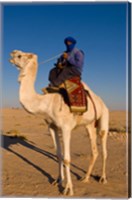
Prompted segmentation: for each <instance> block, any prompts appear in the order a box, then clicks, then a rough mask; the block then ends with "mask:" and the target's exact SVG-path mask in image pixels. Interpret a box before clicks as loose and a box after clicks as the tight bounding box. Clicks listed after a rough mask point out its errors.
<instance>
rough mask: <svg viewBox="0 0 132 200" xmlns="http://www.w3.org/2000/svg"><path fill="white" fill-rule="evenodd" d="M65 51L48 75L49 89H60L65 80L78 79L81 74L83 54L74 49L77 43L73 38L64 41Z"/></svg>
mask: <svg viewBox="0 0 132 200" xmlns="http://www.w3.org/2000/svg"><path fill="white" fill-rule="evenodd" d="M64 43H65V45H66V51H65V52H64V53H63V54H62V55H61V56H60V58H59V59H58V60H57V63H56V64H55V67H54V68H53V69H51V71H50V73H49V81H50V83H51V84H50V87H54V88H55V87H57V88H58V87H60V86H61V84H63V83H64V81H65V80H68V79H70V78H72V77H80V79H81V74H82V68H83V62H84V53H83V51H81V50H79V49H77V48H75V45H76V43H77V41H76V40H75V39H74V38H73V37H67V38H65V40H64Z"/></svg>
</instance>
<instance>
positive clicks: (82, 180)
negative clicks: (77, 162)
mask: <svg viewBox="0 0 132 200" xmlns="http://www.w3.org/2000/svg"><path fill="white" fill-rule="evenodd" d="M80 181H81V182H82V183H89V182H90V181H89V179H88V178H86V177H82V178H81V179H80Z"/></svg>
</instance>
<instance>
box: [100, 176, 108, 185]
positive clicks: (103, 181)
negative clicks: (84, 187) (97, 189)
mask: <svg viewBox="0 0 132 200" xmlns="http://www.w3.org/2000/svg"><path fill="white" fill-rule="evenodd" d="M99 183H102V184H106V183H107V179H106V178H104V177H101V178H100V180H99Z"/></svg>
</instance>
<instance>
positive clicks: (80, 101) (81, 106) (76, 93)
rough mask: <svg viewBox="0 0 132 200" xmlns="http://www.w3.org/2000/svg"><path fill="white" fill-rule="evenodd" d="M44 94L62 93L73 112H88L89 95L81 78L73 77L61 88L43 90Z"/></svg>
mask: <svg viewBox="0 0 132 200" xmlns="http://www.w3.org/2000/svg"><path fill="white" fill-rule="evenodd" d="M42 91H43V92H44V93H55V92H57V93H60V94H61V95H62V97H63V99H64V101H65V103H66V104H67V105H68V106H69V107H70V110H71V112H74V113H84V112H86V111H87V98H86V96H87V94H86V92H85V90H84V87H83V85H82V83H81V79H80V77H72V78H70V79H68V80H66V81H65V82H64V84H61V85H60V86H59V87H47V88H43V89H42Z"/></svg>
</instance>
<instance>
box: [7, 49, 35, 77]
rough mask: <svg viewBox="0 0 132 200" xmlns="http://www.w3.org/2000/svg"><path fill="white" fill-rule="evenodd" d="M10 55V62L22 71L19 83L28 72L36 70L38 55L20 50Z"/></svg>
mask: <svg viewBox="0 0 132 200" xmlns="http://www.w3.org/2000/svg"><path fill="white" fill-rule="evenodd" d="M10 55H11V59H10V62H11V63H12V64H14V65H15V66H16V67H17V68H18V69H20V76H19V81H20V80H21V78H22V77H23V76H25V75H26V74H27V72H28V71H34V69H36V66H37V65H36V63H37V55H35V54H33V53H25V52H22V51H19V50H14V51H13V52H11V54H10Z"/></svg>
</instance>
